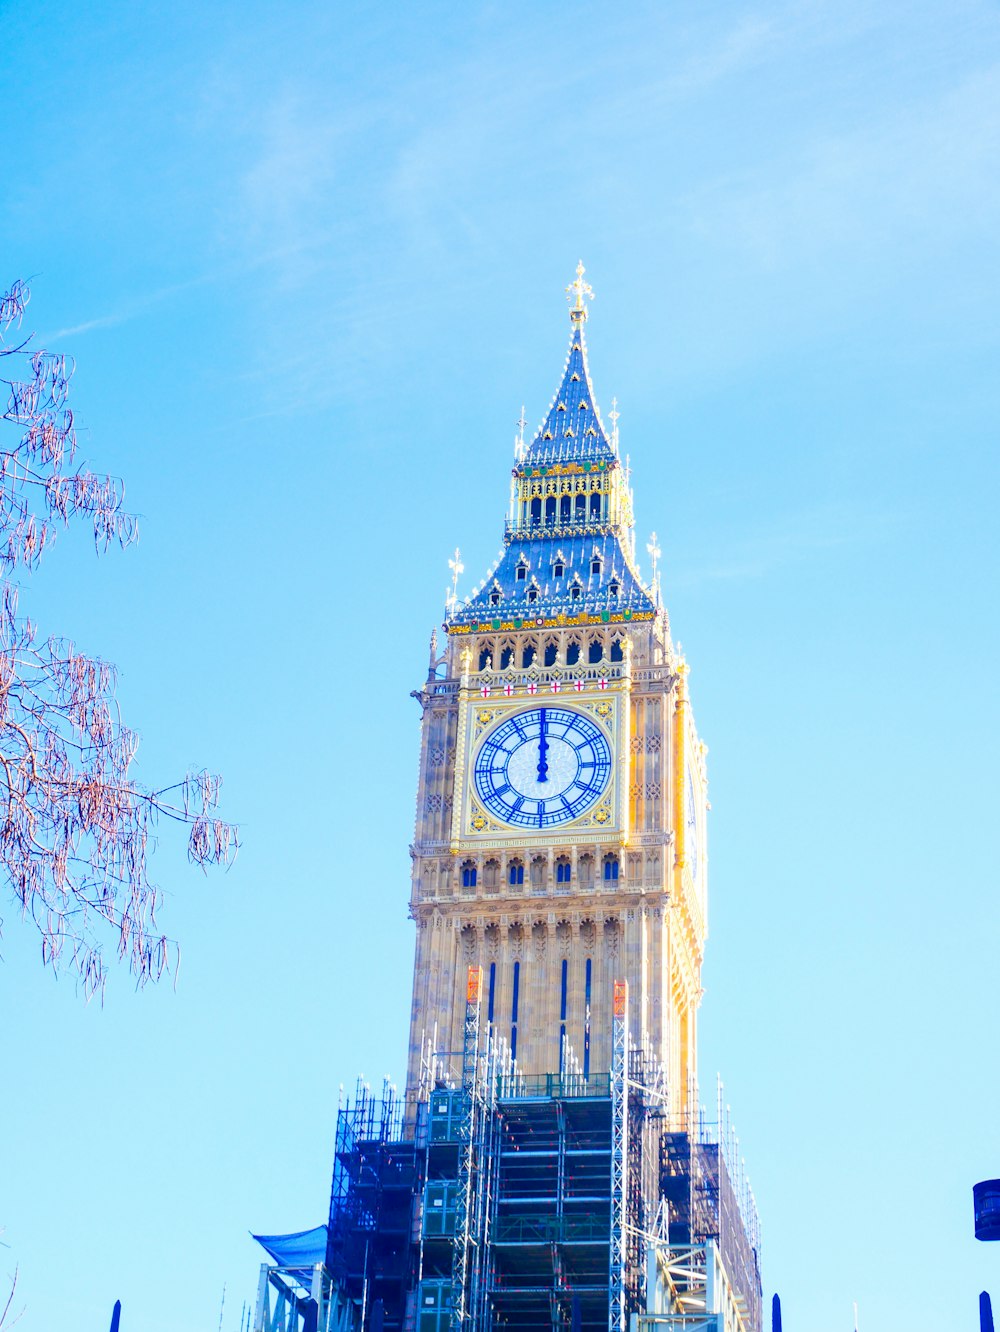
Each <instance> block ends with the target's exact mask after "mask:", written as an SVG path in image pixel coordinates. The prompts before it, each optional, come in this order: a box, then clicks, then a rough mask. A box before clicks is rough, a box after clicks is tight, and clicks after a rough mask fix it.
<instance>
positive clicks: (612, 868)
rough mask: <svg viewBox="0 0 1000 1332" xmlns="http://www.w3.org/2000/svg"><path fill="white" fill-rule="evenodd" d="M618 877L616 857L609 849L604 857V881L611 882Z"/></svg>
mask: <svg viewBox="0 0 1000 1332" xmlns="http://www.w3.org/2000/svg"><path fill="white" fill-rule="evenodd" d="M617 878H618V857H617V856H616V855H615V853H614V852H613V851H609V852H608V854H607V855H606V856H605V857H604V882H605V883H611V882H613V881H614V880H616V879H617Z"/></svg>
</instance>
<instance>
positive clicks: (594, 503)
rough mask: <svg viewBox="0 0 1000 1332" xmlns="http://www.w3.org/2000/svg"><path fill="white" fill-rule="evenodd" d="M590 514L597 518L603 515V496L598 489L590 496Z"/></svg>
mask: <svg viewBox="0 0 1000 1332" xmlns="http://www.w3.org/2000/svg"><path fill="white" fill-rule="evenodd" d="M590 516H591V518H597V519H600V516H601V497H600V495H598V494H597V492H596V491H595V492H594V494H593V495H591V497H590Z"/></svg>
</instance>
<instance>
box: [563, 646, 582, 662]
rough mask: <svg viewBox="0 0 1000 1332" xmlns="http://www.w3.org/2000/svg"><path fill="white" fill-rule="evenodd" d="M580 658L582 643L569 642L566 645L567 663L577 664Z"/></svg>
mask: <svg viewBox="0 0 1000 1332" xmlns="http://www.w3.org/2000/svg"><path fill="white" fill-rule="evenodd" d="M579 660H580V644H579V643H569V644H567V646H566V665H567V666H575V665H576V664H577V662H578V661H579Z"/></svg>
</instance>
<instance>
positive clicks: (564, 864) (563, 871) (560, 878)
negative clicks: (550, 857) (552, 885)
mask: <svg viewBox="0 0 1000 1332" xmlns="http://www.w3.org/2000/svg"><path fill="white" fill-rule="evenodd" d="M571 868H572V867H571V865H570V863H569V861H568V860H567V859H566V858H565V857H563V858H561V859H560V860H557V861H556V883H569V876H570V870H571Z"/></svg>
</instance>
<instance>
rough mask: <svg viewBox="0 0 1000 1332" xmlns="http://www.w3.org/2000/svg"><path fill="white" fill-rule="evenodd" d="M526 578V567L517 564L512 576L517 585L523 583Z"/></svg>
mask: <svg viewBox="0 0 1000 1332" xmlns="http://www.w3.org/2000/svg"><path fill="white" fill-rule="evenodd" d="M527 576H528V566H527V565H526V564H519V565H518V566H517V573H516V574H515V575H514V577H515V578H516V579H517V581H518V582H519V583H523V582H524V580H525V579H526V578H527Z"/></svg>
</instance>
